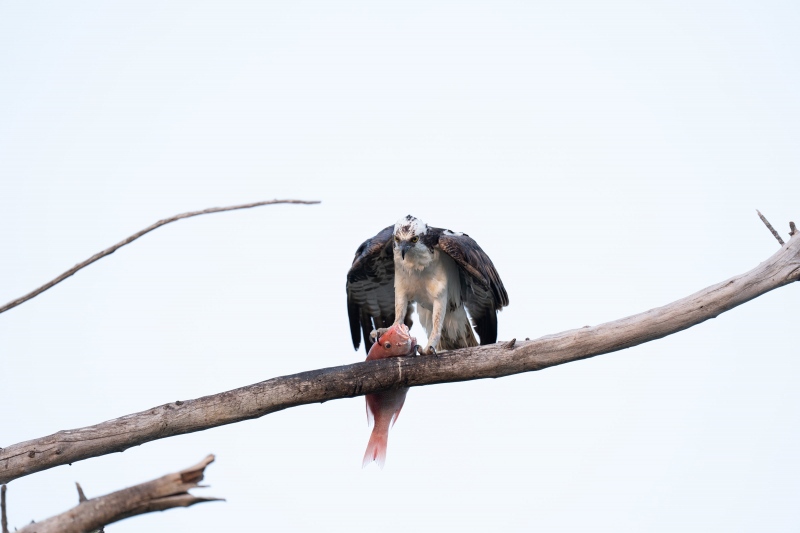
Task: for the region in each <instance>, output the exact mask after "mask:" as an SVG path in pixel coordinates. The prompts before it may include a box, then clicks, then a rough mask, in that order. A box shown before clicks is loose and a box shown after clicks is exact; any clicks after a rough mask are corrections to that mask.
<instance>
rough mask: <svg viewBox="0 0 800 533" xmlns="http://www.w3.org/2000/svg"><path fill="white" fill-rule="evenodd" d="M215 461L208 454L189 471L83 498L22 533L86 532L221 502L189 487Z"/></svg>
mask: <svg viewBox="0 0 800 533" xmlns="http://www.w3.org/2000/svg"><path fill="white" fill-rule="evenodd" d="M213 461H214V456H213V455H209V456H208V457H206V458H205V459H203V460H202V461H201V462H199V463H198V464H196V465H194V466H192V467H189V468H187V469H186V470H181V471H180V472H175V473H174V474H167V475H166V476H162V477H160V478H158V479H154V480H153V481H148V482H146V483H141V484H139V485H134V486H133V487H129V488H127V489H122V490H119V491H117V492H112V493H111V494H106V495H105V496H99V497H97V498H92V499H90V500H86V499H82V500H81V503H79V504H78V505H77V506H76V507H73V508H72V509H70V510H69V511H67V512H65V513H61V514H59V515H56V516H53V517H51V518H48V519H47V520H43V521H42V522H35V523H33V524H30V525H28V526H25V527H23V528H22V529H20V530H19V533H84V532H86V531H94V530H98V529H100V528H102V527H103V526H105V525H107V524H111V523H113V522H118V521H120V520H122V519H123V518H129V517H131V516H136V515H139V514H144V513H152V512H153V511H165V510H167V509H172V508H174V507H189V506H190V505H194V504H196V503H203V502H212V501H220V500H219V498H201V497H198V496H192V495H191V494H189V490H190V489H193V488H196V487H198V486H199V485H198V483H200V481H202V480H203V472H204V471H205V469H206V467H207V466H208V465H209V464H210V463H212V462H213Z"/></svg>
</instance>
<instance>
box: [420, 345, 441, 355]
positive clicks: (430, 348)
mask: <svg viewBox="0 0 800 533" xmlns="http://www.w3.org/2000/svg"><path fill="white" fill-rule="evenodd" d="M422 355H435V356H438V355H439V354H438V353H436V348H434V347H433V346H428V347H427V348H425V350H424V351H423V352H422Z"/></svg>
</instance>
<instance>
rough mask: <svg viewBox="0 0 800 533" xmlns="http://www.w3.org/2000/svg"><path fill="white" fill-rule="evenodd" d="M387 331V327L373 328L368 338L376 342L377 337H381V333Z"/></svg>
mask: <svg viewBox="0 0 800 533" xmlns="http://www.w3.org/2000/svg"><path fill="white" fill-rule="evenodd" d="M387 331H389V328H378V329H373V330H372V331H370V332H369V338H370V340H371V341H372V342H377V341H378V339H380V338H381V337H383V334H384V333H386V332H387Z"/></svg>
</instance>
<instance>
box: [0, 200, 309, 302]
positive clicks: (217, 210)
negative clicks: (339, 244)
mask: <svg viewBox="0 0 800 533" xmlns="http://www.w3.org/2000/svg"><path fill="white" fill-rule="evenodd" d="M318 203H319V201H317V200H266V201H264V202H253V203H250V204H241V205H231V206H228V207H209V208H208V209H203V210H201V211H189V212H188V213H181V214H179V215H175V216H172V217H169V218H165V219H163V220H159V221H158V222H156V223H155V224H152V225H150V226H148V227H146V228H144V229H143V230H142V231H139V232H137V233H134V234H133V235H131V236H130V237H128V238H127V239H125V240H122V241H120V242H118V243H117V244H115V245H114V246H111V247H109V248H106V249H105V250H103V251H102V252H98V253H96V254H94V255H93V256H92V257H90V258H89V259H87V260H86V261H83V262H82V263H78V264H77V265H75V266H74V267H72V268H70V269H69V270H67V271H66V272H64V273H63V274H61V275H60V276H58V277H57V278H55V279H53V280H51V281H48V282H47V283H45V284H44V285H42V286H41V287H39V288H38V289H34V290H32V291H31V292H29V293H28V294H26V295H24V296H20V297H19V298H17V299H16V300H11V301H10V302H8V303H7V304H5V305H4V306H2V307H0V313H5V312H6V311H8V310H9V309H12V308H14V307H16V306H18V305H19V304H22V303H25V302H27V301H28V300H30V299H31V298H34V297H36V296H38V295H40V294H41V293H43V292H44V291H46V290H47V289H49V288H51V287H53V286H54V285H57V284H59V283H61V282H62V281H64V280H65V279H67V278H68V277H70V276H71V275H73V274H74V273H76V272H77V271H78V270H81V269H82V268H86V267H87V266H89V265H91V264H92V263H94V262H95V261H98V260H100V259H102V258H104V257H105V256H107V255H111V254H113V253H114V252H116V251H117V250H119V249H120V248H122V247H123V246H125V245H126V244H130V243H132V242H133V241H135V240H136V239H138V238H139V237H141V236H142V235H145V234H147V233H150V232H151V231H153V230H154V229H157V228H160V227H161V226H163V225H165V224H169V223H170V222H175V221H176V220H180V219H182V218H189V217H196V216H198V215H207V214H209V213H221V212H223V211H233V210H235V209H249V208H251V207H259V206H262V205H272V204H318Z"/></svg>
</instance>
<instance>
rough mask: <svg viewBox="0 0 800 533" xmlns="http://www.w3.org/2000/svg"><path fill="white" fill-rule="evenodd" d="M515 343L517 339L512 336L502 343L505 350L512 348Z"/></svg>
mask: <svg viewBox="0 0 800 533" xmlns="http://www.w3.org/2000/svg"><path fill="white" fill-rule="evenodd" d="M516 343H517V339H516V338H513V339H511V340H510V341H508V342H506V343H503V348H505V349H506V350H510V349H512V348H513V347H514V345H515V344H516Z"/></svg>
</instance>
